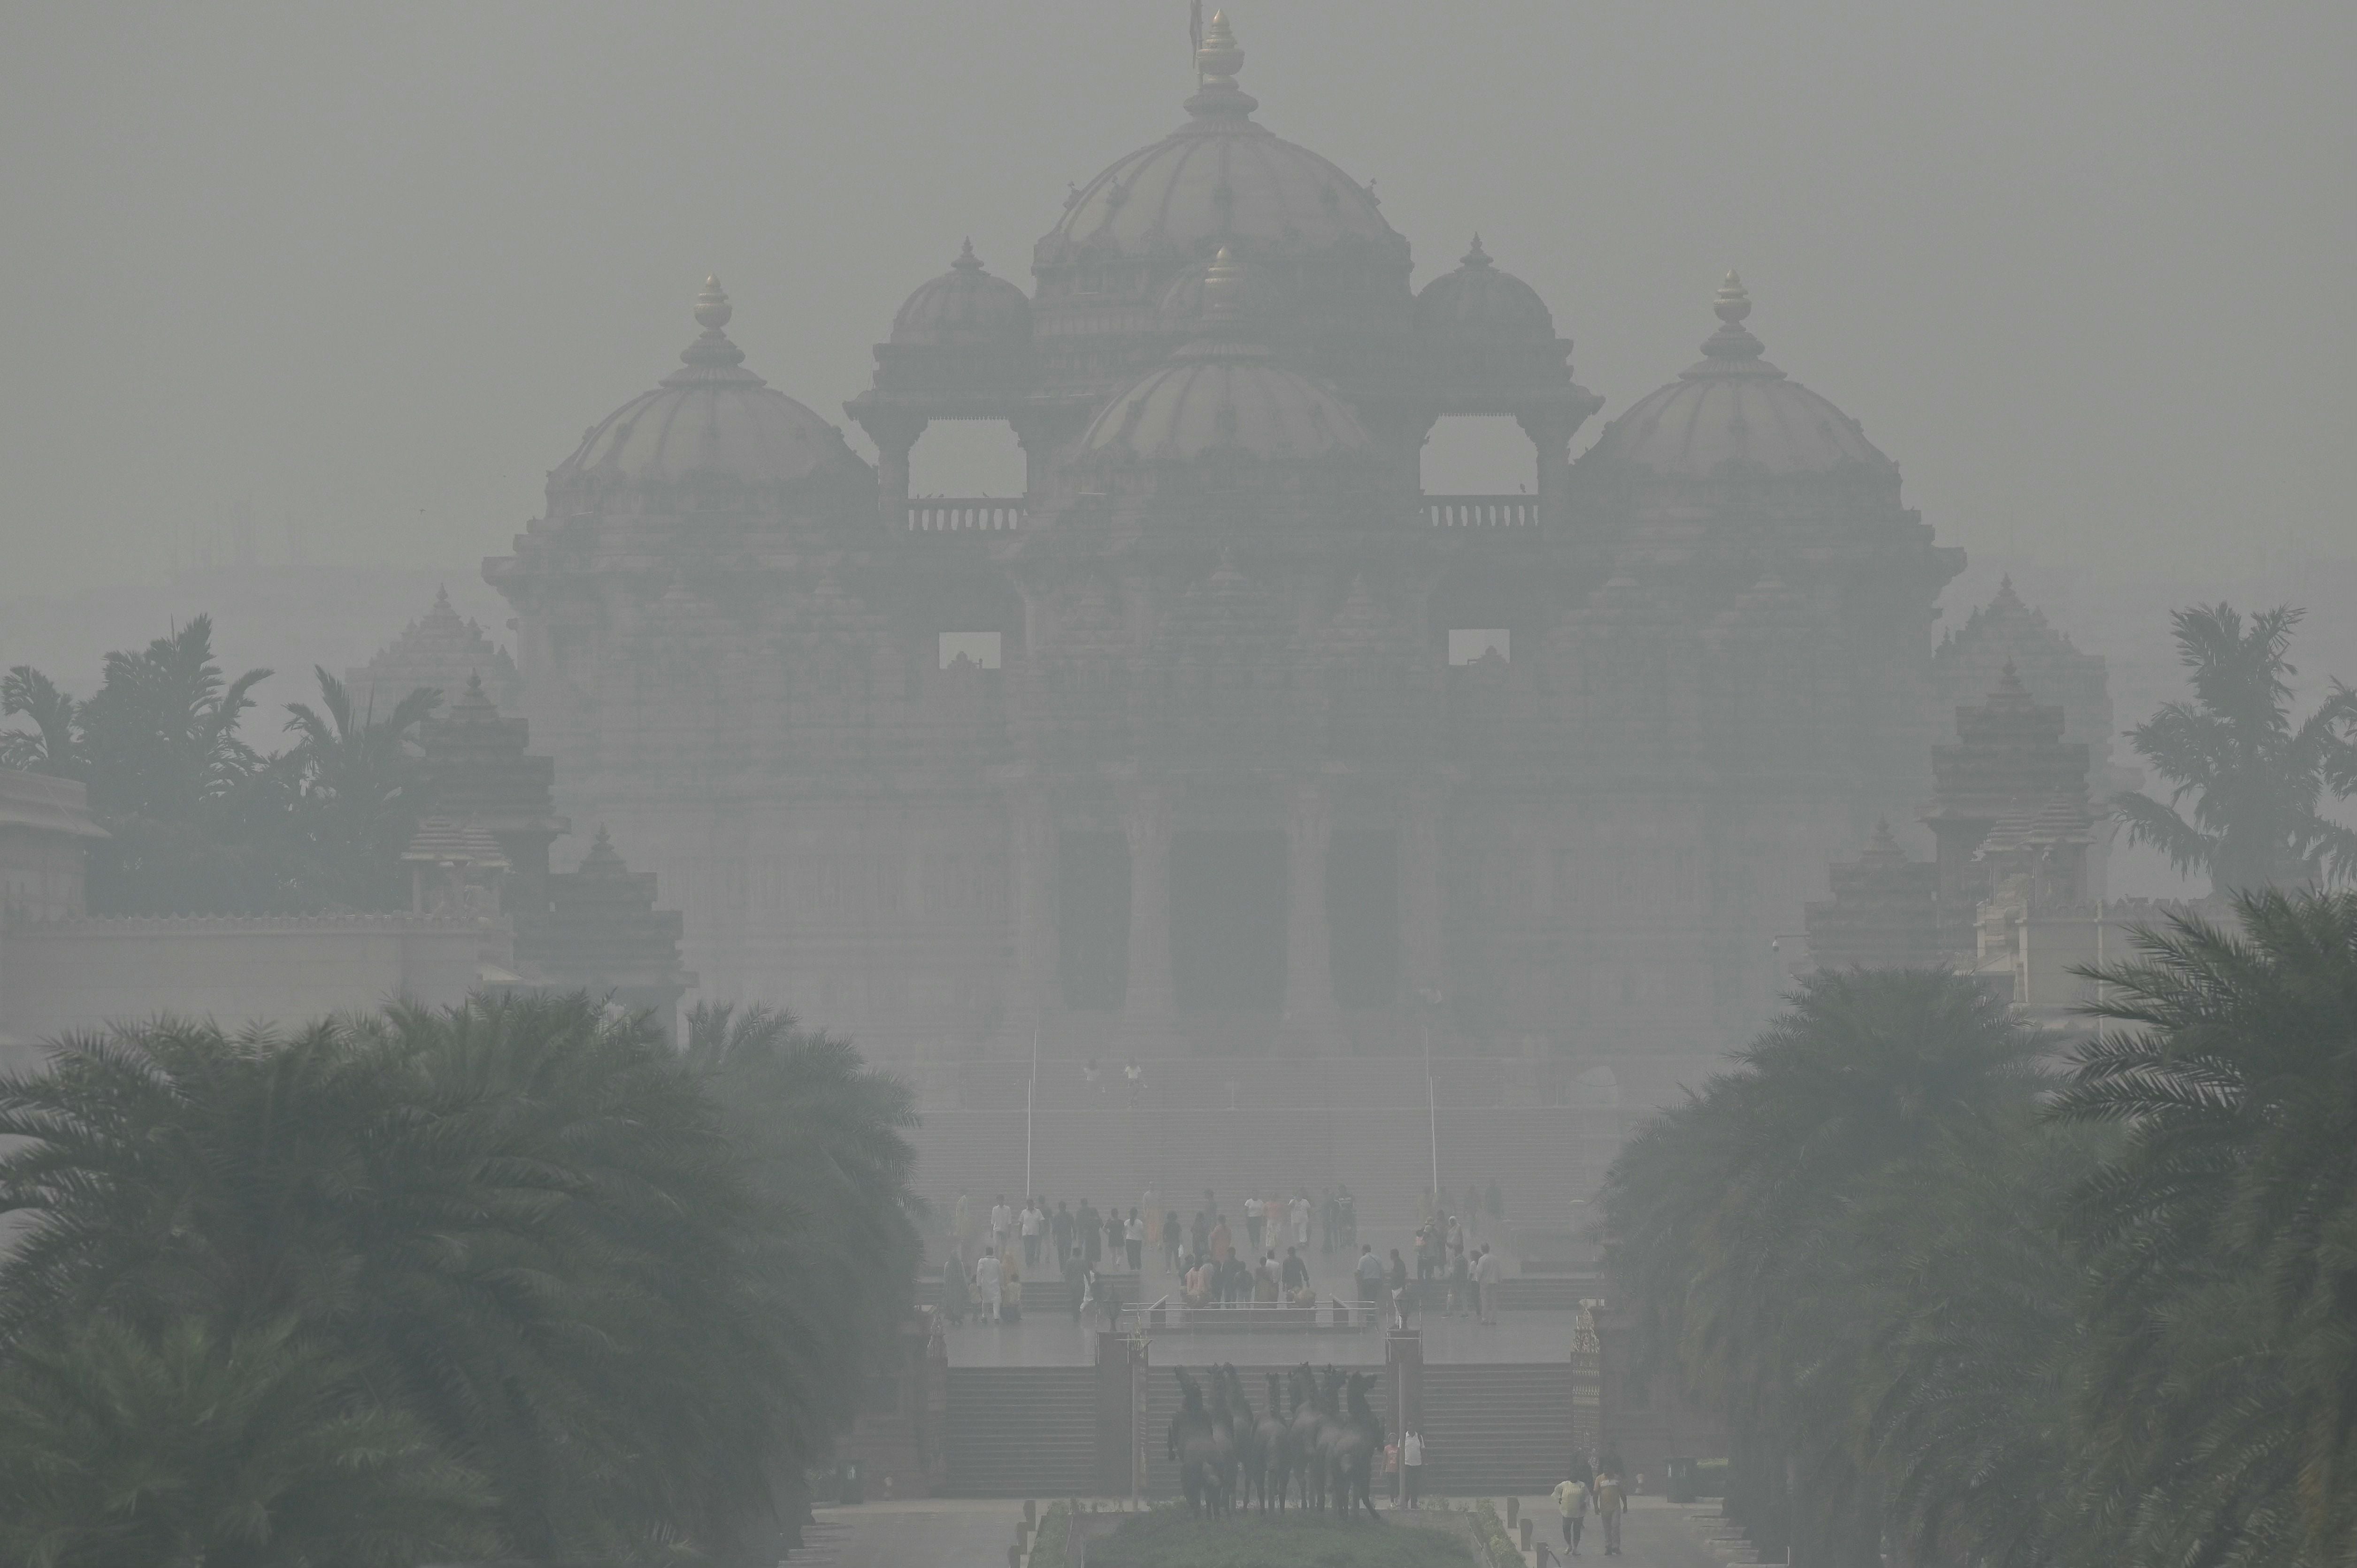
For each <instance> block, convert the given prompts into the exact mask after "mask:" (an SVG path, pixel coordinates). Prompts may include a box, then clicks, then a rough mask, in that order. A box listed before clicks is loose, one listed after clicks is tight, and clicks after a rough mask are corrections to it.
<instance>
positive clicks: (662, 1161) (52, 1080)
mask: <svg viewBox="0 0 2357 1568" xmlns="http://www.w3.org/2000/svg"><path fill="white" fill-rule="evenodd" d="M0 1136H5V1137H10V1138H14V1139H22V1140H25V1142H23V1143H21V1144H16V1146H15V1147H13V1148H11V1149H10V1150H9V1152H8V1153H6V1154H5V1155H0V1210H9V1211H15V1212H18V1213H21V1214H23V1215H25V1216H26V1217H27V1218H28V1219H31V1220H32V1221H33V1224H32V1226H31V1228H30V1230H29V1232H28V1233H27V1235H26V1236H25V1237H24V1238H23V1240H22V1241H21V1242H20V1244H19V1245H18V1247H17V1248H16V1251H15V1252H14V1253H13V1254H12V1255H11V1256H9V1257H8V1258H7V1259H6V1260H5V1262H0V1347H6V1346H10V1345H14V1344H16V1343H18V1342H21V1341H23V1340H25V1339H26V1338H27V1337H28V1336H31V1335H34V1334H37V1333H38V1332H39V1331H40V1330H41V1329H42V1328H43V1327H44V1326H51V1325H55V1324H58V1323H60V1322H65V1321H70V1320H71V1319H72V1318H73V1317H75V1316H80V1315H85V1314H88V1313H91V1312H100V1311H102V1312H108V1313H112V1314H113V1315H115V1316H119V1317H121V1318H122V1319H123V1320H124V1321H125V1322H126V1323H129V1324H130V1325H132V1326H135V1327H136V1328H138V1329H140V1330H141V1331H143V1332H145V1333H148V1334H150V1335H162V1334H164V1333H166V1332H167V1331H168V1330H169V1328H170V1326H172V1325H174V1324H176V1323H178V1322H180V1321H182V1320H184V1319H188V1318H196V1319H199V1320H201V1321H203V1322H205V1323H208V1324H210V1325H212V1326H215V1327H216V1329H217V1330H218V1331H219V1332H221V1333H222V1334H226V1335H231V1336H234V1335H237V1334H241V1333H250V1332H255V1331H259V1330H260V1329H262V1328H264V1327H266V1326H271V1325H274V1324H278V1323H280V1322H283V1321H286V1320H290V1319H291V1320H292V1321H293V1322H294V1323H295V1324H296V1326H297V1332H298V1334H299V1335H300V1336H301V1337H302V1338H303V1340H304V1342H305V1343H306V1344H310V1345H317V1346H318V1347H320V1348H322V1349H323V1350H324V1351H326V1352H327V1353H328V1354H330V1355H332V1356H333V1357H334V1358H336V1359H338V1360H339V1361H340V1362H341V1363H343V1364H347V1365H349V1366H350V1367H351V1368H352V1369H353V1370H354V1373H355V1375H356V1376H358V1377H360V1378H361V1379H362V1380H364V1381H365V1383H366V1385H367V1386H368V1387H369V1388H371V1390H374V1391H377V1394H378V1396H379V1397H380V1398H382V1400H384V1401H385V1402H387V1403H388V1404H389V1405H391V1406H392V1407H393V1408H395V1409H397V1410H400V1411H403V1412H406V1413H408V1414H409V1415H411V1416H413V1417H414V1418H415V1419H416V1420H418V1421H419V1422H421V1423H423V1424H424V1426H425V1428H426V1429H427V1430H428V1431H430V1432H432V1433H433V1434H435V1435H436V1438H437V1440H438V1441H440V1442H441V1443H442V1444H444V1445H445V1447H446V1450H447V1452H450V1453H452V1454H457V1455H465V1456H466V1458H467V1460H468V1463H469V1464H470V1465H472V1466H475V1467H476V1468H479V1470H480V1471H481V1472H482V1474H483V1475H484V1476H485V1477H486V1478H487V1479H488V1480H489V1481H490V1485H491V1487H493V1489H494V1491H495V1492H496V1494H497V1496H498V1498H499V1516H498V1518H499V1525H500V1534H501V1536H502V1537H503V1539H504V1541H506V1543H507V1544H508V1546H509V1547H510V1549H511V1550H513V1551H516V1552H522V1553H525V1554H530V1555H538V1556H558V1555H565V1554H625V1553H628V1552H637V1551H640V1550H651V1548H652V1545H653V1544H654V1543H655V1542H658V1541H662V1540H663V1539H675V1538H685V1539H690V1540H704V1541H713V1540H720V1539H725V1538H726V1537H727V1536H728V1535H729V1534H730V1533H731V1532H732V1531H734V1530H737V1529H738V1528H739V1526H740V1524H741V1522H742V1520H744V1519H745V1518H746V1517H747V1515H748V1513H749V1512H751V1511H754V1510H758V1509H759V1508H760V1507H761V1505H762V1501H763V1498H764V1496H765V1481H764V1477H763V1474H762V1462H763V1458H764V1455H766V1454H767V1452H768V1451H769V1446H770V1427H771V1423H772V1415H771V1412H772V1408H773V1405H774V1403H775V1402H776V1401H777V1400H778V1399H779V1398H780V1390H781V1389H782V1388H783V1387H784V1378H785V1363H786V1355H785V1351H784V1349H783V1348H782V1344H781V1341H782V1340H783V1339H784V1338H785V1337H789V1336H790V1335H791V1334H792V1333H793V1332H795V1330H793V1329H792V1328H791V1326H781V1325H780V1324H777V1323H773V1322H770V1321H768V1320H766V1319H765V1318H764V1317H763V1316H762V1315H761V1313H760V1311H759V1306H760V1302H759V1298H758V1297H757V1296H756V1294H754V1292H753V1290H752V1289H751V1287H750V1284H749V1283H748V1278H747V1273H746V1270H745V1268H744V1266H743V1264H742V1261H741V1258H740V1246H741V1242H740V1240H739V1239H738V1238H739V1232H740V1229H741V1227H742V1225H743V1224H744V1222H745V1220H746V1219H747V1217H748V1215H749V1214H750V1213H751V1212H752V1209H751V1208H750V1206H749V1200H748V1197H747V1195H746V1193H745V1190H744V1183H743V1181H742V1179H741V1177H740V1173H739V1168H738V1165H737V1161H736V1158H735V1155H734V1153H733V1151H732V1150H731V1148H730V1146H729V1144H728V1143H727V1142H726V1139H725V1138H724V1137H723V1136H722V1134H721V1130H720V1127H719V1123H718V1118H717V1115H716V1111H715V1109H714V1107H713V1106H712V1104H711V1102H710V1101H708V1100H707V1099H706V1098H705V1094H704V1092H703V1090H702V1088H701V1086H700V1085H699V1084H698V1082H697V1081H696V1080H695V1079H694V1078H693V1077H691V1075H690V1074H688V1073H687V1072H686V1071H685V1070H683V1067H682V1065H681V1063H680V1061H679V1059H678V1058H677V1057H676V1056H675V1054H674V1053H673V1051H672V1050H671V1048H670V1047H669V1046H668V1045H667V1044H666V1043H664V1042H663V1041H662V1040H661V1039H660V1038H658V1037H657V1036H656V1035H655V1033H654V1032H653V1031H652V1030H651V1028H649V1027H648V1026H646V1025H645V1023H644V1022H643V1020H637V1019H629V1018H617V1017H613V1016H609V1015H608V1014H607V1013H606V1012H605V1010H603V1009H602V1008H600V1007H599V1006H598V1005H597V1004H594V1003H592V1002H591V1001H589V1000H588V999H587V998H586V997H581V996H573V997H567V998H556V999H528V1000H491V999H485V1000H479V1001H476V1002H473V1003H470V1004H467V1005H465V1006H463V1007H457V1008H453V1009H448V1010H446V1011H441V1012H428V1011H425V1010H420V1009H415V1008H408V1007H402V1008H396V1009H393V1011H391V1012H390V1013H389V1014H387V1015H384V1016H383V1017H382V1018H377V1019H331V1020H327V1021H323V1022H321V1023H318V1024H315V1025H313V1026H308V1027H307V1028H305V1029H303V1030H301V1031H299V1032H297V1033H296V1034H293V1035H291V1036H278V1035H275V1034H273V1033H270V1032H267V1031H261V1030H254V1031H249V1032H247V1033H246V1034H243V1035H241V1036H234V1037H232V1036H225V1035H223V1034H222V1033H221V1031H220V1030H218V1029H217V1028H214V1027H212V1026H210V1025H206V1026H198V1025H188V1024H176V1023H171V1022H169V1021H167V1022H163V1023H159V1024H156V1025H153V1026H146V1027H144V1028H139V1029H135V1030H124V1031H118V1032H117V1033H115V1034H113V1035H111V1036H83V1037H74V1038H69V1039H67V1040H64V1041H61V1042H59V1043H58V1046H57V1048H56V1050H55V1052H54V1053H53V1055H52V1058H51V1059H50V1060H49V1062H48V1064H46V1065H45V1066H44V1067H42V1068H41V1069H38V1070H36V1071H20V1072H17V1073H14V1074H10V1075H5V1076H0Z"/></svg>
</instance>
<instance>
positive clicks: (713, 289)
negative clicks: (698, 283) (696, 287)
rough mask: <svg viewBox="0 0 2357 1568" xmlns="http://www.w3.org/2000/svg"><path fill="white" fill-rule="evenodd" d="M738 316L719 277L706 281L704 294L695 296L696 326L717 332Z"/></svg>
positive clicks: (709, 278)
mask: <svg viewBox="0 0 2357 1568" xmlns="http://www.w3.org/2000/svg"><path fill="white" fill-rule="evenodd" d="M735 314H736V311H735V310H734V308H733V307H731V306H730V305H729V303H728V293H727V291H726V289H724V288H722V287H721V286H720V279H719V277H718V276H717V275H714V276H709V277H706V278H705V280H704V292H703V293H701V294H699V295H696V296H695V324H696V325H697V326H698V327H701V328H704V329H705V331H707V332H717V331H719V330H720V329H721V328H723V327H726V326H727V325H728V318H729V317H731V316H733V315H735Z"/></svg>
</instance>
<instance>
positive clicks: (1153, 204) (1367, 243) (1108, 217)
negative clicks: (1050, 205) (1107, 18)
mask: <svg viewBox="0 0 2357 1568" xmlns="http://www.w3.org/2000/svg"><path fill="white" fill-rule="evenodd" d="M1195 59H1196V65H1197V67H1198V69H1199V70H1200V72H1201V73H1202V75H1203V77H1204V81H1203V85H1202V88H1201V90H1200V91H1198V92H1197V93H1196V94H1195V95H1194V96H1193V97H1192V98H1189V100H1188V101H1187V113H1188V116H1189V118H1188V123H1187V124H1184V125H1182V126H1180V127H1179V129H1178V130H1176V131H1173V132H1172V133H1171V134H1169V135H1168V136H1165V137H1164V138H1163V139H1162V140H1160V141H1158V142H1156V143H1154V144H1153V145H1150V146H1145V147H1140V148H1139V149H1137V150H1136V151H1135V152H1133V153H1130V154H1128V155H1127V156H1124V157H1122V158H1120V159H1118V160H1117V161H1115V162H1114V165H1113V166H1111V167H1109V168H1107V169H1106V170H1105V171H1104V172H1103V173H1102V174H1100V175H1098V176H1097V177H1095V178H1094V179H1092V180H1091V181H1089V183H1088V184H1087V185H1085V186H1082V188H1079V189H1078V190H1076V191H1075V192H1073V194H1072V196H1071V199H1070V200H1069V201H1068V203H1067V204H1066V206H1065V209H1064V216H1063V219H1062V220H1061V221H1060V222H1059V223H1058V224H1057V225H1056V227H1055V228H1054V229H1053V230H1052V231H1049V234H1048V236H1047V237H1046V238H1045V239H1043V240H1041V241H1040V242H1039V246H1038V248H1037V250H1036V252H1034V259H1035V260H1036V261H1037V262H1039V263H1042V264H1049V265H1053V264H1055V263H1060V262H1064V261H1068V260H1071V259H1073V258H1075V257H1078V256H1082V255H1120V256H1149V257H1150V256H1162V255H1172V254H1175V255H1178V256H1209V255H1210V254H1211V252H1213V251H1214V250H1216V249H1217V248H1218V247H1219V246H1221V245H1231V246H1233V247H1234V248H1235V250H1236V252H1238V253H1239V254H1240V255H1243V256H1248V257H1251V258H1254V259H1255V260H1261V259H1267V258H1274V257H1280V256H1282V257H1294V256H1302V255H1308V254H1311V253H1314V252H1326V251H1334V250H1348V249H1359V250H1363V251H1366V252H1369V253H1371V254H1382V255H1385V256H1389V257H1392V258H1394V259H1396V260H1399V261H1401V262H1403V263H1404V262H1405V260H1406V256H1407V242H1406V241H1405V240H1404V239H1402V238H1401V237H1400V235H1399V234H1398V232H1397V231H1394V229H1393V228H1392V226H1391V225H1390V224H1389V223H1387V222H1385V221H1384V220H1383V213H1382V212H1381V211H1380V210H1379V209H1378V208H1377V204H1376V201H1375V195H1374V192H1373V191H1372V190H1370V189H1368V188H1366V187H1364V186H1361V184H1360V183H1359V182H1358V181H1357V180H1354V179H1352V178H1351V177H1350V176H1349V175H1347V174H1344V173H1343V172H1342V171H1341V170H1340V168H1337V167H1336V166H1334V165H1332V164H1330V163H1329V162H1327V161H1326V160H1325V159H1324V158H1322V157H1320V156H1318V155H1317V154H1316V153H1313V152H1311V151H1310V150H1309V149H1308V148H1307V147H1301V146H1297V145H1294V144H1293V143H1291V142H1288V141H1286V140H1284V139H1283V138H1281V137H1279V136H1277V135H1275V134H1273V133H1272V132H1270V131H1268V130H1266V129H1265V128H1264V127H1263V126H1261V125H1259V124H1255V123H1254V120H1253V118H1252V112H1253V111H1254V109H1256V108H1258V107H1259V104H1258V102H1256V101H1255V100H1254V98H1253V97H1252V96H1251V95H1250V94H1249V93H1246V92H1244V91H1243V90H1241V89H1240V88H1238V87H1237V86H1236V82H1235V73H1236V71H1237V70H1240V69H1241V68H1242V67H1243V59H1244V57H1243V49H1241V48H1237V47H1236V40H1235V35H1234V33H1233V32H1232V30H1231V29H1230V28H1229V27H1228V23H1227V18H1226V16H1224V15H1223V14H1219V13H1214V14H1213V16H1212V17H1211V22H1210V24H1209V25H1208V26H1207V27H1205V28H1204V30H1203V39H1202V45H1201V47H1200V48H1199V49H1198V50H1197V51H1196V56H1195Z"/></svg>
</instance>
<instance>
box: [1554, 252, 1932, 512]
mask: <svg viewBox="0 0 2357 1568" xmlns="http://www.w3.org/2000/svg"><path fill="white" fill-rule="evenodd" d="M1715 309H1716V310H1717V316H1718V318H1719V321H1720V323H1721V325H1720V327H1719V328H1718V330H1717V332H1714V333H1712V334H1711V336H1710V338H1709V339H1708V340H1707V341H1706V342H1705V343H1704V344H1703V346H1702V351H1703V356H1704V357H1703V359H1702V360H1701V362H1700V363H1698V364H1696V365H1695V366H1694V368H1693V369H1691V370H1688V371H1685V372H1684V373H1683V374H1682V375H1680V376H1679V378H1678V379H1677V380H1676V381H1672V382H1671V383H1670V384H1669V385H1668V386H1665V387H1663V388H1662V389H1661V390H1660V391H1658V392H1652V393H1650V394H1648V395H1647V396H1645V397H1643V398H1641V399H1640V400H1639V401H1638V402H1637V403H1635V404H1634V405H1632V406H1631V408H1630V410H1629V412H1628V413H1624V414H1622V415H1621V416H1620V418H1618V419H1616V420H1614V421H1613V422H1612V423H1611V424H1609V425H1607V426H1606V427H1605V430H1604V435H1603V436H1602V437H1601V438H1600V439H1599V440H1598V442H1597V444H1596V448H1595V450H1594V451H1592V452H1591V453H1589V454H1588V455H1587V457H1583V458H1582V459H1581V461H1582V463H1587V462H1588V461H1591V460H1593V461H1595V462H1597V463H1598V464H1627V465H1630V466H1631V467H1636V468H1640V469H1643V470H1648V471H1650V472H1652V473H1654V474H1659V475H1663V476H1665V477H1671V478H1711V477H1713V476H1714V475H1716V474H1717V473H1718V472H1719V470H1720V469H1721V468H1722V467H1726V466H1727V465H1729V464H1737V465H1740V466H1742V467H1744V468H1746V469H1749V470H1751V471H1753V472H1757V473H1761V474H1768V475H1777V476H1789V475H1796V474H1830V473H1834V472H1836V471H1839V470H1843V469H1856V470H1865V471H1871V472H1875V473H1879V474H1886V475H1895V474H1896V473H1897V472H1898V465H1897V464H1895V463H1893V462H1892V461H1891V460H1890V459H1889V458H1888V457H1886V456H1883V455H1882V454H1881V453H1880V452H1879V451H1878V450H1876V448H1875V446H1874V444H1873V443H1872V442H1870V441H1868V440H1867V438H1866V434H1865V432H1864V431H1863V430H1861V429H1860V428H1859V427H1858V423H1857V421H1856V420H1855V419H1852V418H1851V417H1850V416H1849V415H1847V414H1846V413H1843V412H1842V411H1841V410H1840V409H1838V408H1835V406H1834V405H1833V404H1832V403H1828V402H1826V401H1825V400H1824V398H1822V397H1819V396H1818V395H1817V394H1816V393H1815V392H1811V391H1810V390H1809V389H1808V388H1806V387H1804V386H1803V385H1802V384H1801V383H1800V382H1798V381H1793V380H1792V379H1791V378H1789V377H1788V376H1786V375H1785V374H1784V372H1783V371H1780V370H1778V369H1777V368H1776V367H1775V366H1773V365H1771V364H1770V363H1769V362H1768V361H1767V360H1765V359H1763V358H1761V355H1762V354H1763V353H1764V352H1765V349H1763V347H1762V346H1761V344H1760V339H1759V338H1755V337H1753V336H1752V335H1751V334H1750V333H1749V331H1747V330H1745V328H1744V326H1743V318H1744V317H1747V316H1749V315H1750V314H1751V297H1750V295H1748V294H1746V293H1745V292H1744V290H1743V280H1742V279H1740V278H1738V277H1737V276H1736V275H1735V274H1733V273H1729V274H1727V281H1726V282H1725V283H1724V284H1723V285H1720V288H1719V291H1718V300H1717V306H1715Z"/></svg>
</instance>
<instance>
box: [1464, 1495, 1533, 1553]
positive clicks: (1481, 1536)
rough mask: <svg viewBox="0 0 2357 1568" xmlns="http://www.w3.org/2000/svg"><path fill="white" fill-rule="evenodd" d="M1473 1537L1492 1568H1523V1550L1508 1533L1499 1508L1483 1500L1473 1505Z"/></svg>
mask: <svg viewBox="0 0 2357 1568" xmlns="http://www.w3.org/2000/svg"><path fill="white" fill-rule="evenodd" d="M1473 1535H1474V1539H1476V1540H1478V1541H1480V1543H1481V1550H1482V1552H1484V1553H1486V1554H1487V1555H1488V1557H1489V1559H1490V1568H1523V1549H1522V1548H1521V1547H1519V1546H1517V1545H1515V1544H1514V1538H1513V1537H1512V1536H1511V1535H1508V1534H1507V1533H1506V1521H1505V1520H1501V1519H1500V1518H1499V1517H1498V1508H1497V1505H1496V1504H1495V1503H1492V1502H1491V1500H1490V1499H1489V1498H1482V1499H1481V1500H1480V1502H1477V1503H1475V1504H1474V1505H1473Z"/></svg>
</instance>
